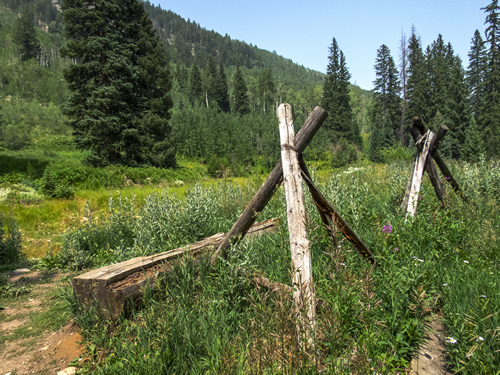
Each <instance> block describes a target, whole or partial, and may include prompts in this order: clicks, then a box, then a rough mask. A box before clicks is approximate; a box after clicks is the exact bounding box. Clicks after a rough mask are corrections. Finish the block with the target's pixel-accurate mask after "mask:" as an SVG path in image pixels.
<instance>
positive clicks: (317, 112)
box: [211, 107, 328, 265]
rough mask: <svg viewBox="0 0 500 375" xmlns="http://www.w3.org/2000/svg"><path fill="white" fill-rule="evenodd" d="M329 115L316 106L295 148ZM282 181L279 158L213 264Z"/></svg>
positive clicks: (304, 143)
mask: <svg viewBox="0 0 500 375" xmlns="http://www.w3.org/2000/svg"><path fill="white" fill-rule="evenodd" d="M327 116H328V114H327V113H326V111H325V110H323V109H322V108H320V107H316V108H314V111H312V112H311V114H310V115H309V117H308V118H307V120H306V122H305V123H304V125H303V126H302V128H301V129H300V131H299V132H298V133H297V136H296V137H295V150H296V151H297V152H298V153H302V152H303V151H304V150H305V148H306V147H307V145H308V144H309V142H310V141H311V139H312V138H313V137H314V135H315V134H316V132H317V131H318V129H319V128H320V127H321V125H322V124H323V122H324V121H325V119H326V117H327ZM282 181H283V168H282V166H281V160H279V161H278V163H276V166H275V167H274V169H273V171H272V172H271V174H270V175H269V176H268V177H267V179H266V181H264V183H263V184H262V186H261V187H260V189H259V191H258V192H257V194H255V196H254V197H253V198H252V200H251V201H250V203H249V204H248V206H247V207H246V208H245V210H244V211H243V213H242V214H241V215H240V216H239V217H238V220H237V221H236V222H235V223H234V224H233V227H232V228H231V230H230V231H229V233H228V235H227V238H226V239H225V240H224V242H222V244H221V245H220V246H219V248H218V249H217V251H216V252H215V253H214V254H213V256H212V260H211V263H212V265H214V264H215V263H216V262H217V260H218V259H219V257H222V258H225V257H226V256H227V250H228V249H229V248H230V247H231V245H232V244H236V243H238V242H239V241H241V239H242V238H243V237H244V236H245V234H246V233H247V231H248V229H249V228H250V227H251V226H252V224H253V223H254V222H255V219H256V218H257V216H258V214H259V213H260V212H261V211H262V210H263V209H264V207H265V206H266V204H267V202H269V200H270V199H271V197H272V196H273V194H274V192H275V191H276V189H277V188H278V187H279V185H280V184H281V182H282Z"/></svg>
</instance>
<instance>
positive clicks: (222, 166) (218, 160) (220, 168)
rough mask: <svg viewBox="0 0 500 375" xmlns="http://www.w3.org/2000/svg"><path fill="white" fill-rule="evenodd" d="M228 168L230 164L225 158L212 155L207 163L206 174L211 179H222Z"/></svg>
mask: <svg viewBox="0 0 500 375" xmlns="http://www.w3.org/2000/svg"><path fill="white" fill-rule="evenodd" d="M230 166H231V164H230V163H229V160H227V158H225V157H218V156H217V155H212V156H210V158H209V159H208V161H207V172H208V174H209V175H210V176H212V177H222V176H223V175H224V173H225V172H227V171H228V170H229V168H230Z"/></svg>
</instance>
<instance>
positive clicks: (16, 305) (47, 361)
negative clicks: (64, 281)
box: [0, 272, 84, 375]
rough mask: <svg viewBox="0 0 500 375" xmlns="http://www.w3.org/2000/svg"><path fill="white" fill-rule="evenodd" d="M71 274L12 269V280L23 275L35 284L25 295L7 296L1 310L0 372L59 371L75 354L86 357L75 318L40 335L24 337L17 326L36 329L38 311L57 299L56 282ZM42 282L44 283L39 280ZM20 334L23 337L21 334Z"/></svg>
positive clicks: (47, 372) (39, 372)
mask: <svg viewBox="0 0 500 375" xmlns="http://www.w3.org/2000/svg"><path fill="white" fill-rule="evenodd" d="M66 275H68V274H51V275H47V274H43V273H40V272H29V273H14V272H10V273H8V276H9V281H10V282H15V281H19V280H21V278H24V279H22V280H21V281H22V282H25V283H27V284H29V285H31V287H32V288H33V290H32V292H31V293H30V294H28V295H26V296H25V297H24V298H22V299H21V298H18V299H16V300H9V302H7V303H6V302H5V300H4V301H3V302H2V303H1V304H2V307H4V310H1V311H0V375H3V374H7V373H9V372H12V373H15V374H16V375H20V374H40V375H41V374H51V375H52V374H57V372H58V371H61V370H63V369H64V368H66V367H68V366H69V363H70V362H71V361H73V360H74V359H75V358H77V360H78V359H80V358H83V357H84V353H83V347H82V346H80V344H79V342H80V341H82V336H81V335H80V333H79V331H78V327H77V326H76V324H74V323H73V322H72V321H71V320H69V322H68V323H67V324H66V325H64V326H63V327H62V328H60V329H59V330H57V331H51V330H49V329H44V330H41V329H40V328H39V327H38V329H39V330H41V333H40V334H39V335H34V336H32V337H23V336H25V335H19V334H16V330H17V329H27V330H31V329H34V330H36V329H37V327H36V326H35V325H34V324H36V323H34V322H33V320H34V319H36V318H37V314H40V313H43V312H47V311H48V310H49V308H50V305H51V302H52V301H53V300H54V297H53V290H54V288H56V287H57V285H56V282H55V281H57V280H59V279H60V278H61V277H63V276H66ZM40 282H42V283H41V284H39V283H40ZM18 336H19V337H18Z"/></svg>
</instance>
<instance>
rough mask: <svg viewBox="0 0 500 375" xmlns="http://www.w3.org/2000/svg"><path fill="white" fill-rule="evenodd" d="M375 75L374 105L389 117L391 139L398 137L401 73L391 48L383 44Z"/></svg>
mask: <svg viewBox="0 0 500 375" xmlns="http://www.w3.org/2000/svg"><path fill="white" fill-rule="evenodd" d="M374 67H375V76H376V79H375V81H374V82H373V84H374V98H373V99H374V105H375V106H376V107H377V108H378V111H379V112H380V114H381V115H382V117H383V118H384V119H385V118H386V117H388V118H389V120H390V121H389V122H386V123H387V124H391V126H392V128H387V129H386V132H388V134H390V138H391V141H392V140H395V139H396V133H397V131H398V128H399V117H400V108H401V105H400V98H399V92H400V91H401V88H400V86H399V77H398V75H399V73H398V70H397V68H396V64H395V63H394V59H393V58H392V56H391V51H390V50H389V48H388V47H387V46H386V45H385V44H382V46H381V47H380V48H379V49H378V51H377V58H376V60H375V66H374Z"/></svg>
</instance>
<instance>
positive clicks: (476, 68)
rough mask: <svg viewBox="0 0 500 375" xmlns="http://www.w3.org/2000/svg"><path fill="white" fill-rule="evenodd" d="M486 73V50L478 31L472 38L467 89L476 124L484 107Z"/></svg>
mask: <svg viewBox="0 0 500 375" xmlns="http://www.w3.org/2000/svg"><path fill="white" fill-rule="evenodd" d="M485 73H486V48H485V45H484V41H483V38H482V37H481V33H480V32H479V30H476V32H475V33H474V37H473V38H472V46H471V48H470V52H469V66H468V67H467V88H468V90H469V92H470V99H469V100H470V105H471V111H472V113H473V115H474V118H475V120H476V122H477V121H478V120H479V117H480V110H481V108H482V107H483V101H484V82H485Z"/></svg>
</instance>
